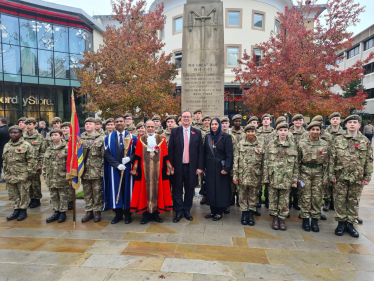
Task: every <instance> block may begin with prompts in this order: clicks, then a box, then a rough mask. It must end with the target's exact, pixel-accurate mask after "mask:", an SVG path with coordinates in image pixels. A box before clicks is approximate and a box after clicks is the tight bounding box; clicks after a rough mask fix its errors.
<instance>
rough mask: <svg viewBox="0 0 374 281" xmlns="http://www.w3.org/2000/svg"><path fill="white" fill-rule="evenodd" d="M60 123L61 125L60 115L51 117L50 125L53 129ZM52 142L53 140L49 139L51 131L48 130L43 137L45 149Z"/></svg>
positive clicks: (57, 127)
mask: <svg viewBox="0 0 374 281" xmlns="http://www.w3.org/2000/svg"><path fill="white" fill-rule="evenodd" d="M61 125H62V120H61V118H60V117H53V118H52V127H53V129H60V128H61ZM52 144H53V141H52V139H51V132H49V133H47V135H46V136H45V139H44V146H45V149H47V148H48V147H50V146H52Z"/></svg>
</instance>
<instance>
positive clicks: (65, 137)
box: [62, 135, 70, 143]
mask: <svg viewBox="0 0 374 281" xmlns="http://www.w3.org/2000/svg"><path fill="white" fill-rule="evenodd" d="M62 139H63V140H64V141H65V142H66V143H68V142H69V139H70V135H69V136H65V135H63V136H62Z"/></svg>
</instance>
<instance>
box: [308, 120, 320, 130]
mask: <svg viewBox="0 0 374 281" xmlns="http://www.w3.org/2000/svg"><path fill="white" fill-rule="evenodd" d="M315 126H318V127H319V128H321V122H320V121H312V122H310V123H309V125H308V126H307V127H306V129H307V130H308V131H309V130H310V129H311V128H312V127H315Z"/></svg>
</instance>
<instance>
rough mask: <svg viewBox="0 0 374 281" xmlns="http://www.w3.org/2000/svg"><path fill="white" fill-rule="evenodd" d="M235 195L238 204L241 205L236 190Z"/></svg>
mask: <svg viewBox="0 0 374 281" xmlns="http://www.w3.org/2000/svg"><path fill="white" fill-rule="evenodd" d="M235 196H236V206H238V207H240V204H239V193H238V192H235Z"/></svg>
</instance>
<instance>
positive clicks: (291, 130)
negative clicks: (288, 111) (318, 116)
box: [290, 125, 307, 145]
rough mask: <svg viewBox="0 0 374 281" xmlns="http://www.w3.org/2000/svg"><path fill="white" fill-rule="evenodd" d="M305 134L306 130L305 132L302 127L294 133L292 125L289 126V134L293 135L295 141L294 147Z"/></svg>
mask: <svg viewBox="0 0 374 281" xmlns="http://www.w3.org/2000/svg"><path fill="white" fill-rule="evenodd" d="M305 132H307V130H305V129H304V127H303V126H301V130H300V131H296V130H295V126H294V125H292V126H291V128H290V133H291V134H292V135H293V138H294V141H295V144H296V145H298V144H299V142H300V139H301V137H302V135H303V134H304V133H305Z"/></svg>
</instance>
